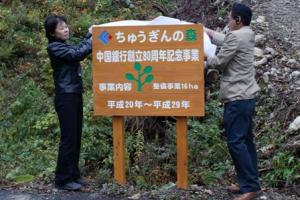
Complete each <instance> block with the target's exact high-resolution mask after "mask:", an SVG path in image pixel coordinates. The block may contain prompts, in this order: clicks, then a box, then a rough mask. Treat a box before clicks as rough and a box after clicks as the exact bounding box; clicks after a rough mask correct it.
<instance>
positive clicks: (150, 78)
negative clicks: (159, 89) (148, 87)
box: [145, 74, 154, 83]
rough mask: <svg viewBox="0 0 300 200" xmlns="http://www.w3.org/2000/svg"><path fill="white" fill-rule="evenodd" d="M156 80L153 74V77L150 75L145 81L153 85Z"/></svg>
mask: <svg viewBox="0 0 300 200" xmlns="http://www.w3.org/2000/svg"><path fill="white" fill-rule="evenodd" d="M153 79H154V76H153V75H152V74H151V75H148V76H147V77H146V79H145V83H151V82H152V81H153Z"/></svg>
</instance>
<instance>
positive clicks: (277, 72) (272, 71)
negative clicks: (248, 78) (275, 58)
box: [270, 67, 280, 76]
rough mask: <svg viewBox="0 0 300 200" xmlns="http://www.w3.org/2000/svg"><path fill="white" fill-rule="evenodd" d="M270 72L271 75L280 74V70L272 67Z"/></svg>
mask: <svg viewBox="0 0 300 200" xmlns="http://www.w3.org/2000/svg"><path fill="white" fill-rule="evenodd" d="M270 74H271V75H273V76H277V74H280V71H279V70H278V69H276V68H274V67H272V68H271V72H270Z"/></svg>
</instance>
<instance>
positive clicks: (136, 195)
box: [128, 193, 141, 200]
mask: <svg viewBox="0 0 300 200" xmlns="http://www.w3.org/2000/svg"><path fill="white" fill-rule="evenodd" d="M140 198H141V193H137V194H135V195H132V196H131V197H128V199H133V200H136V199H140Z"/></svg>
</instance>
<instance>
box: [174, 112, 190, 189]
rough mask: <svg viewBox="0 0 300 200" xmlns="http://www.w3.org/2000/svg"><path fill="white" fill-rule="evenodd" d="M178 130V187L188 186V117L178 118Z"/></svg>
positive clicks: (185, 187)
mask: <svg viewBox="0 0 300 200" xmlns="http://www.w3.org/2000/svg"><path fill="white" fill-rule="evenodd" d="M176 119H177V121H176V132H177V187H178V188H181V189H187V187H188V156H187V152H188V144H187V117H177V118H176Z"/></svg>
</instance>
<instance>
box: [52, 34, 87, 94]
mask: <svg viewBox="0 0 300 200" xmlns="http://www.w3.org/2000/svg"><path fill="white" fill-rule="evenodd" d="M47 51H48V55H49V58H50V61H51V66H52V68H53V79H54V84H55V93H82V92H83V86H82V79H81V66H80V61H82V60H83V59H84V58H86V57H87V56H88V55H89V54H90V53H91V51H92V40H91V34H87V36H86V37H85V38H84V39H83V40H82V41H81V42H80V43H79V44H78V45H69V44H67V43H65V42H64V41H62V40H53V41H49V44H48V46H47Z"/></svg>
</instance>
